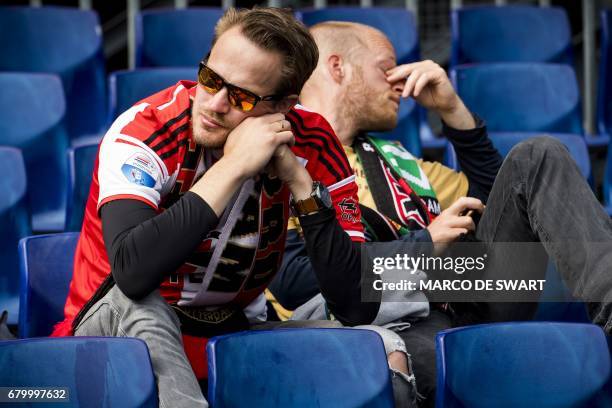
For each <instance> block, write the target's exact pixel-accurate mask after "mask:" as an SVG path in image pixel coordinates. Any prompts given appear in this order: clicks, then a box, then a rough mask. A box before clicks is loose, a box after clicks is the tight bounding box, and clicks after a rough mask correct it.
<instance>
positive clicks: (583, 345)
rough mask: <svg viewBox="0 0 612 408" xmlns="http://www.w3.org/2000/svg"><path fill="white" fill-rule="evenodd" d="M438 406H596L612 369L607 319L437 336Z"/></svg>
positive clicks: (446, 332) (449, 332)
mask: <svg viewBox="0 0 612 408" xmlns="http://www.w3.org/2000/svg"><path fill="white" fill-rule="evenodd" d="M436 354H437V373H438V374H437V375H438V381H437V383H438V385H437V391H436V393H437V394H436V406H437V407H439V408H459V407H461V408H468V407H469V408H484V407H487V408H489V407H496V408H504V407H512V408H523V407H525V408H527V407H529V408H532V407H539V408H548V407H589V406H591V405H588V402H587V400H589V399H590V398H592V397H593V396H594V395H595V394H596V393H597V392H598V391H599V390H600V389H601V388H602V386H603V385H604V384H605V383H606V381H607V379H608V377H609V374H610V352H609V351H608V345H607V344H606V338H605V335H604V333H603V331H602V330H601V328H600V327H598V326H595V325H591V324H581V323H535V322H527V323H499V324H489V325H477V326H471V327H463V328H457V329H450V330H444V331H442V332H440V333H438V335H437V336H436Z"/></svg>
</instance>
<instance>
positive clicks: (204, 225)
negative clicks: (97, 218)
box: [100, 192, 218, 299]
mask: <svg viewBox="0 0 612 408" xmlns="http://www.w3.org/2000/svg"><path fill="white" fill-rule="evenodd" d="M100 212H101V216H102V229H103V235H104V243H105V245H106V251H107V254H108V259H109V263H110V266H111V271H112V274H113V277H114V278H115V281H116V283H117V285H118V286H119V289H121V291H122V292H123V293H124V294H125V295H126V296H128V297H130V298H134V299H138V298H142V297H144V296H146V295H148V294H149V293H151V292H152V291H153V290H155V289H157V288H158V287H159V285H160V283H161V282H162V281H163V279H164V278H165V277H166V276H168V274H170V273H172V272H174V271H175V270H177V269H178V267H179V266H180V265H182V264H183V263H184V262H185V260H186V259H187V258H188V256H189V254H191V253H192V252H193V251H194V250H195V249H196V248H197V246H198V245H199V244H200V243H201V242H202V240H203V239H204V238H205V237H206V235H207V234H208V232H209V231H211V230H212V229H213V228H214V227H215V226H216V225H217V222H218V218H217V216H216V215H215V214H214V212H213V211H212V209H211V208H210V206H208V205H207V203H206V202H205V201H203V200H202V199H201V198H200V197H198V196H196V195H195V194H192V193H189V192H188V193H186V194H185V195H184V196H183V197H181V198H180V199H179V200H178V201H177V202H176V203H174V204H173V205H172V206H171V207H170V208H168V209H167V210H166V211H164V212H162V213H161V214H157V213H156V211H155V210H154V209H153V208H152V207H150V206H149V205H147V204H145V203H143V202H141V201H137V200H116V201H111V202H109V203H107V204H105V205H104V206H103V207H102V208H101V210H100Z"/></svg>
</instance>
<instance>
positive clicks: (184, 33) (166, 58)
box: [136, 7, 223, 68]
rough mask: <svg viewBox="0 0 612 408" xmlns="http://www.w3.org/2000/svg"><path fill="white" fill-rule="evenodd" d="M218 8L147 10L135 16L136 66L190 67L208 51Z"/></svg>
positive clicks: (219, 15)
mask: <svg viewBox="0 0 612 408" xmlns="http://www.w3.org/2000/svg"><path fill="white" fill-rule="evenodd" d="M222 15H223V10H222V9H221V8H215V7H190V8H188V9H182V10H175V9H166V10H149V11H143V12H141V13H140V14H138V15H137V16H136V66H137V67H181V66H182V67H194V68H196V67H197V66H198V63H199V62H200V60H201V59H202V58H203V57H204V56H205V55H206V53H207V52H208V51H209V50H210V49H211V48H212V39H213V35H214V31H215V25H216V24H217V20H219V18H220V17H221V16H222Z"/></svg>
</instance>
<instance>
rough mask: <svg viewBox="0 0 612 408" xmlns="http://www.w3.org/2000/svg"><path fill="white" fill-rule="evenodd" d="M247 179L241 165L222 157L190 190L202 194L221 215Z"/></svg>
mask: <svg viewBox="0 0 612 408" xmlns="http://www.w3.org/2000/svg"><path fill="white" fill-rule="evenodd" d="M245 180H246V177H245V176H244V175H243V174H242V172H241V169H240V168H239V167H237V166H236V165H235V164H232V163H231V162H230V161H229V160H226V159H224V158H221V159H220V160H219V161H218V162H217V163H215V164H214V165H213V166H212V167H211V168H210V169H208V171H206V173H204V175H203V176H202V178H200V180H198V182H197V183H195V184H194V185H193V187H191V189H190V190H189V191H191V192H193V193H195V194H197V195H198V196H200V198H201V199H202V200H204V201H205V202H206V203H207V204H208V205H209V206H210V208H212V209H213V211H214V212H215V214H217V216H220V215H221V213H223V211H224V210H225V207H227V204H228V203H229V201H230V200H231V199H232V197H233V196H234V193H236V191H238V189H239V188H240V187H241V186H242V183H243V182H244V181H245Z"/></svg>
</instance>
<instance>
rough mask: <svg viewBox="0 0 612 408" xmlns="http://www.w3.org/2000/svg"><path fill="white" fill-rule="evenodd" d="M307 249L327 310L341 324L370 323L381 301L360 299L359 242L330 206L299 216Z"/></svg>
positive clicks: (362, 283) (361, 283)
mask: <svg viewBox="0 0 612 408" xmlns="http://www.w3.org/2000/svg"><path fill="white" fill-rule="evenodd" d="M300 225H301V226H302V230H303V231H304V239H305V241H306V252H307V253H308V256H309V258H310V262H311V263H312V267H313V269H314V271H315V274H316V276H317V281H318V282H319V287H320V289H321V293H322V294H323V297H324V298H325V300H326V301H327V304H328V306H329V309H330V311H331V312H332V313H333V314H334V316H335V317H336V318H337V319H338V320H339V321H340V322H342V323H343V324H346V325H350V326H354V325H359V324H369V323H371V322H372V321H373V320H374V318H375V317H376V314H377V313H378V308H379V306H380V303H378V302H362V301H361V288H362V285H364V284H367V283H365V282H363V281H362V276H361V248H360V244H358V243H354V242H352V241H351V239H350V237H349V236H348V234H347V233H346V232H344V230H343V229H342V228H341V227H340V225H339V224H338V221H337V220H336V215H335V212H334V210H333V209H326V210H322V211H319V212H317V213H315V214H312V215H307V216H302V217H300Z"/></svg>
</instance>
